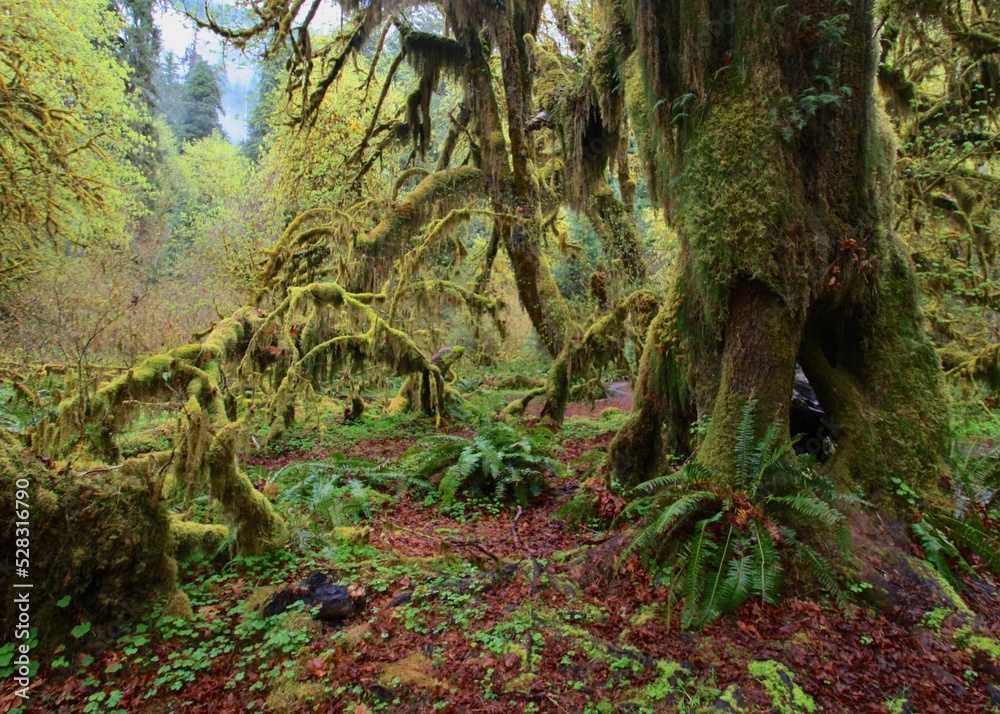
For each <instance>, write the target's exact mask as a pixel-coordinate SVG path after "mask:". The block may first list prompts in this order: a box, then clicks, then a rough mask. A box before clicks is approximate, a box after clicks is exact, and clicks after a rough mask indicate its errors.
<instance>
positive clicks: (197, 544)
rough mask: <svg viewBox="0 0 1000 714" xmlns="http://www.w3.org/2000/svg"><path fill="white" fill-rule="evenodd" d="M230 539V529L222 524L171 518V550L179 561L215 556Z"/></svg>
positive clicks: (176, 517) (173, 516)
mask: <svg viewBox="0 0 1000 714" xmlns="http://www.w3.org/2000/svg"><path fill="white" fill-rule="evenodd" d="M228 538H229V528H228V527H227V526H224V525H222V524H220V523H195V522H193V521H185V520H183V519H181V517H180V516H178V515H177V514H171V516H170V548H171V552H172V553H173V555H174V557H175V558H176V559H177V560H183V559H184V558H187V557H189V556H191V555H195V554H197V553H200V554H202V555H207V556H210V557H211V556H213V555H215V553H216V552H217V551H218V550H219V548H220V547H221V546H222V544H223V543H225V542H226V540H228Z"/></svg>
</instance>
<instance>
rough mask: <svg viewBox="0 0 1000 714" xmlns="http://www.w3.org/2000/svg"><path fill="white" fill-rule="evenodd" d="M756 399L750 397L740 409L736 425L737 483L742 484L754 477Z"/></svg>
mask: <svg viewBox="0 0 1000 714" xmlns="http://www.w3.org/2000/svg"><path fill="white" fill-rule="evenodd" d="M756 407H757V400H756V399H748V400H747V403H746V404H744V405H743V409H742V410H741V411H740V421H739V423H738V424H737V426H736V448H735V450H734V456H735V466H736V483H737V484H739V485H740V486H744V485H745V484H748V483H749V482H750V480H751V479H752V478H753V474H754V471H755V469H754V463H753V445H754V441H755V438H754V437H755V436H756V429H755V428H754V421H755V420H754V410H755V409H756Z"/></svg>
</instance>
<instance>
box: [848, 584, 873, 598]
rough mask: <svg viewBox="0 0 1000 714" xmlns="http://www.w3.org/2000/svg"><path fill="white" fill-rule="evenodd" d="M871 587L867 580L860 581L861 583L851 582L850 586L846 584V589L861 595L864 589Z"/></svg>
mask: <svg viewBox="0 0 1000 714" xmlns="http://www.w3.org/2000/svg"><path fill="white" fill-rule="evenodd" d="M872 587H874V586H873V585H872V584H871V583H869V582H861V583H852V584H851V585H850V586H848V588H847V589H848V590H850V591H851V592H852V593H853V594H855V595H863V594H864V593H865V591H866V590H871V589H872Z"/></svg>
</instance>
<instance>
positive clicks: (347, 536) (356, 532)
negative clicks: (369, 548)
mask: <svg viewBox="0 0 1000 714" xmlns="http://www.w3.org/2000/svg"><path fill="white" fill-rule="evenodd" d="M371 532H372V529H371V528H369V527H368V526H360V527H353V526H340V527H338V528H334V529H333V530H332V531H330V535H332V536H333V537H334V538H335V539H337V540H339V541H343V542H344V543H347V544H349V545H368V543H369V542H370V540H371Z"/></svg>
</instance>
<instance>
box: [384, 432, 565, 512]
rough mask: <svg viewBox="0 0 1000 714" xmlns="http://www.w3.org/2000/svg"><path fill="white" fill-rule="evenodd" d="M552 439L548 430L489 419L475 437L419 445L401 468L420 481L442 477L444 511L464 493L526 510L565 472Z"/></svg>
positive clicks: (436, 438) (445, 438)
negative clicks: (526, 428)
mask: <svg viewBox="0 0 1000 714" xmlns="http://www.w3.org/2000/svg"><path fill="white" fill-rule="evenodd" d="M552 440H553V438H552V435H551V433H550V432H548V431H545V430H541V429H539V430H535V431H521V430H518V429H515V428H514V427H512V426H510V425H509V424H505V423H503V422H495V421H487V422H486V423H484V424H483V425H482V426H481V427H480V428H479V432H478V434H476V436H475V437H473V438H472V439H466V438H463V437H460V436H452V435H444V436H433V437H429V438H428V439H425V440H423V441H421V442H418V443H417V444H416V445H415V446H414V447H413V448H412V449H411V450H410V451H409V452H407V454H406V456H404V458H403V461H402V467H403V468H404V469H408V470H410V472H411V475H412V477H413V478H415V479H418V480H419V479H431V478H433V477H434V475H435V474H440V481H439V482H438V493H439V495H440V497H441V503H442V504H443V505H444V506H445V507H446V508H447V507H450V506H451V505H452V504H453V503H454V502H455V499H456V497H457V495H458V492H459V491H460V490H468V491H471V492H472V493H473V494H475V495H479V496H486V495H492V496H494V497H495V498H496V500H498V501H506V500H514V501H516V502H517V503H519V504H521V505H523V506H526V505H528V504H529V503H530V502H531V501H532V500H533V499H534V498H535V497H537V496H538V495H539V494H540V493H541V492H542V491H543V490H544V489H545V486H546V483H547V482H546V474H548V473H552V472H558V471H560V470H561V468H562V465H561V464H560V463H559V461H558V460H557V459H555V458H553V456H552V449H553V444H552Z"/></svg>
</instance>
